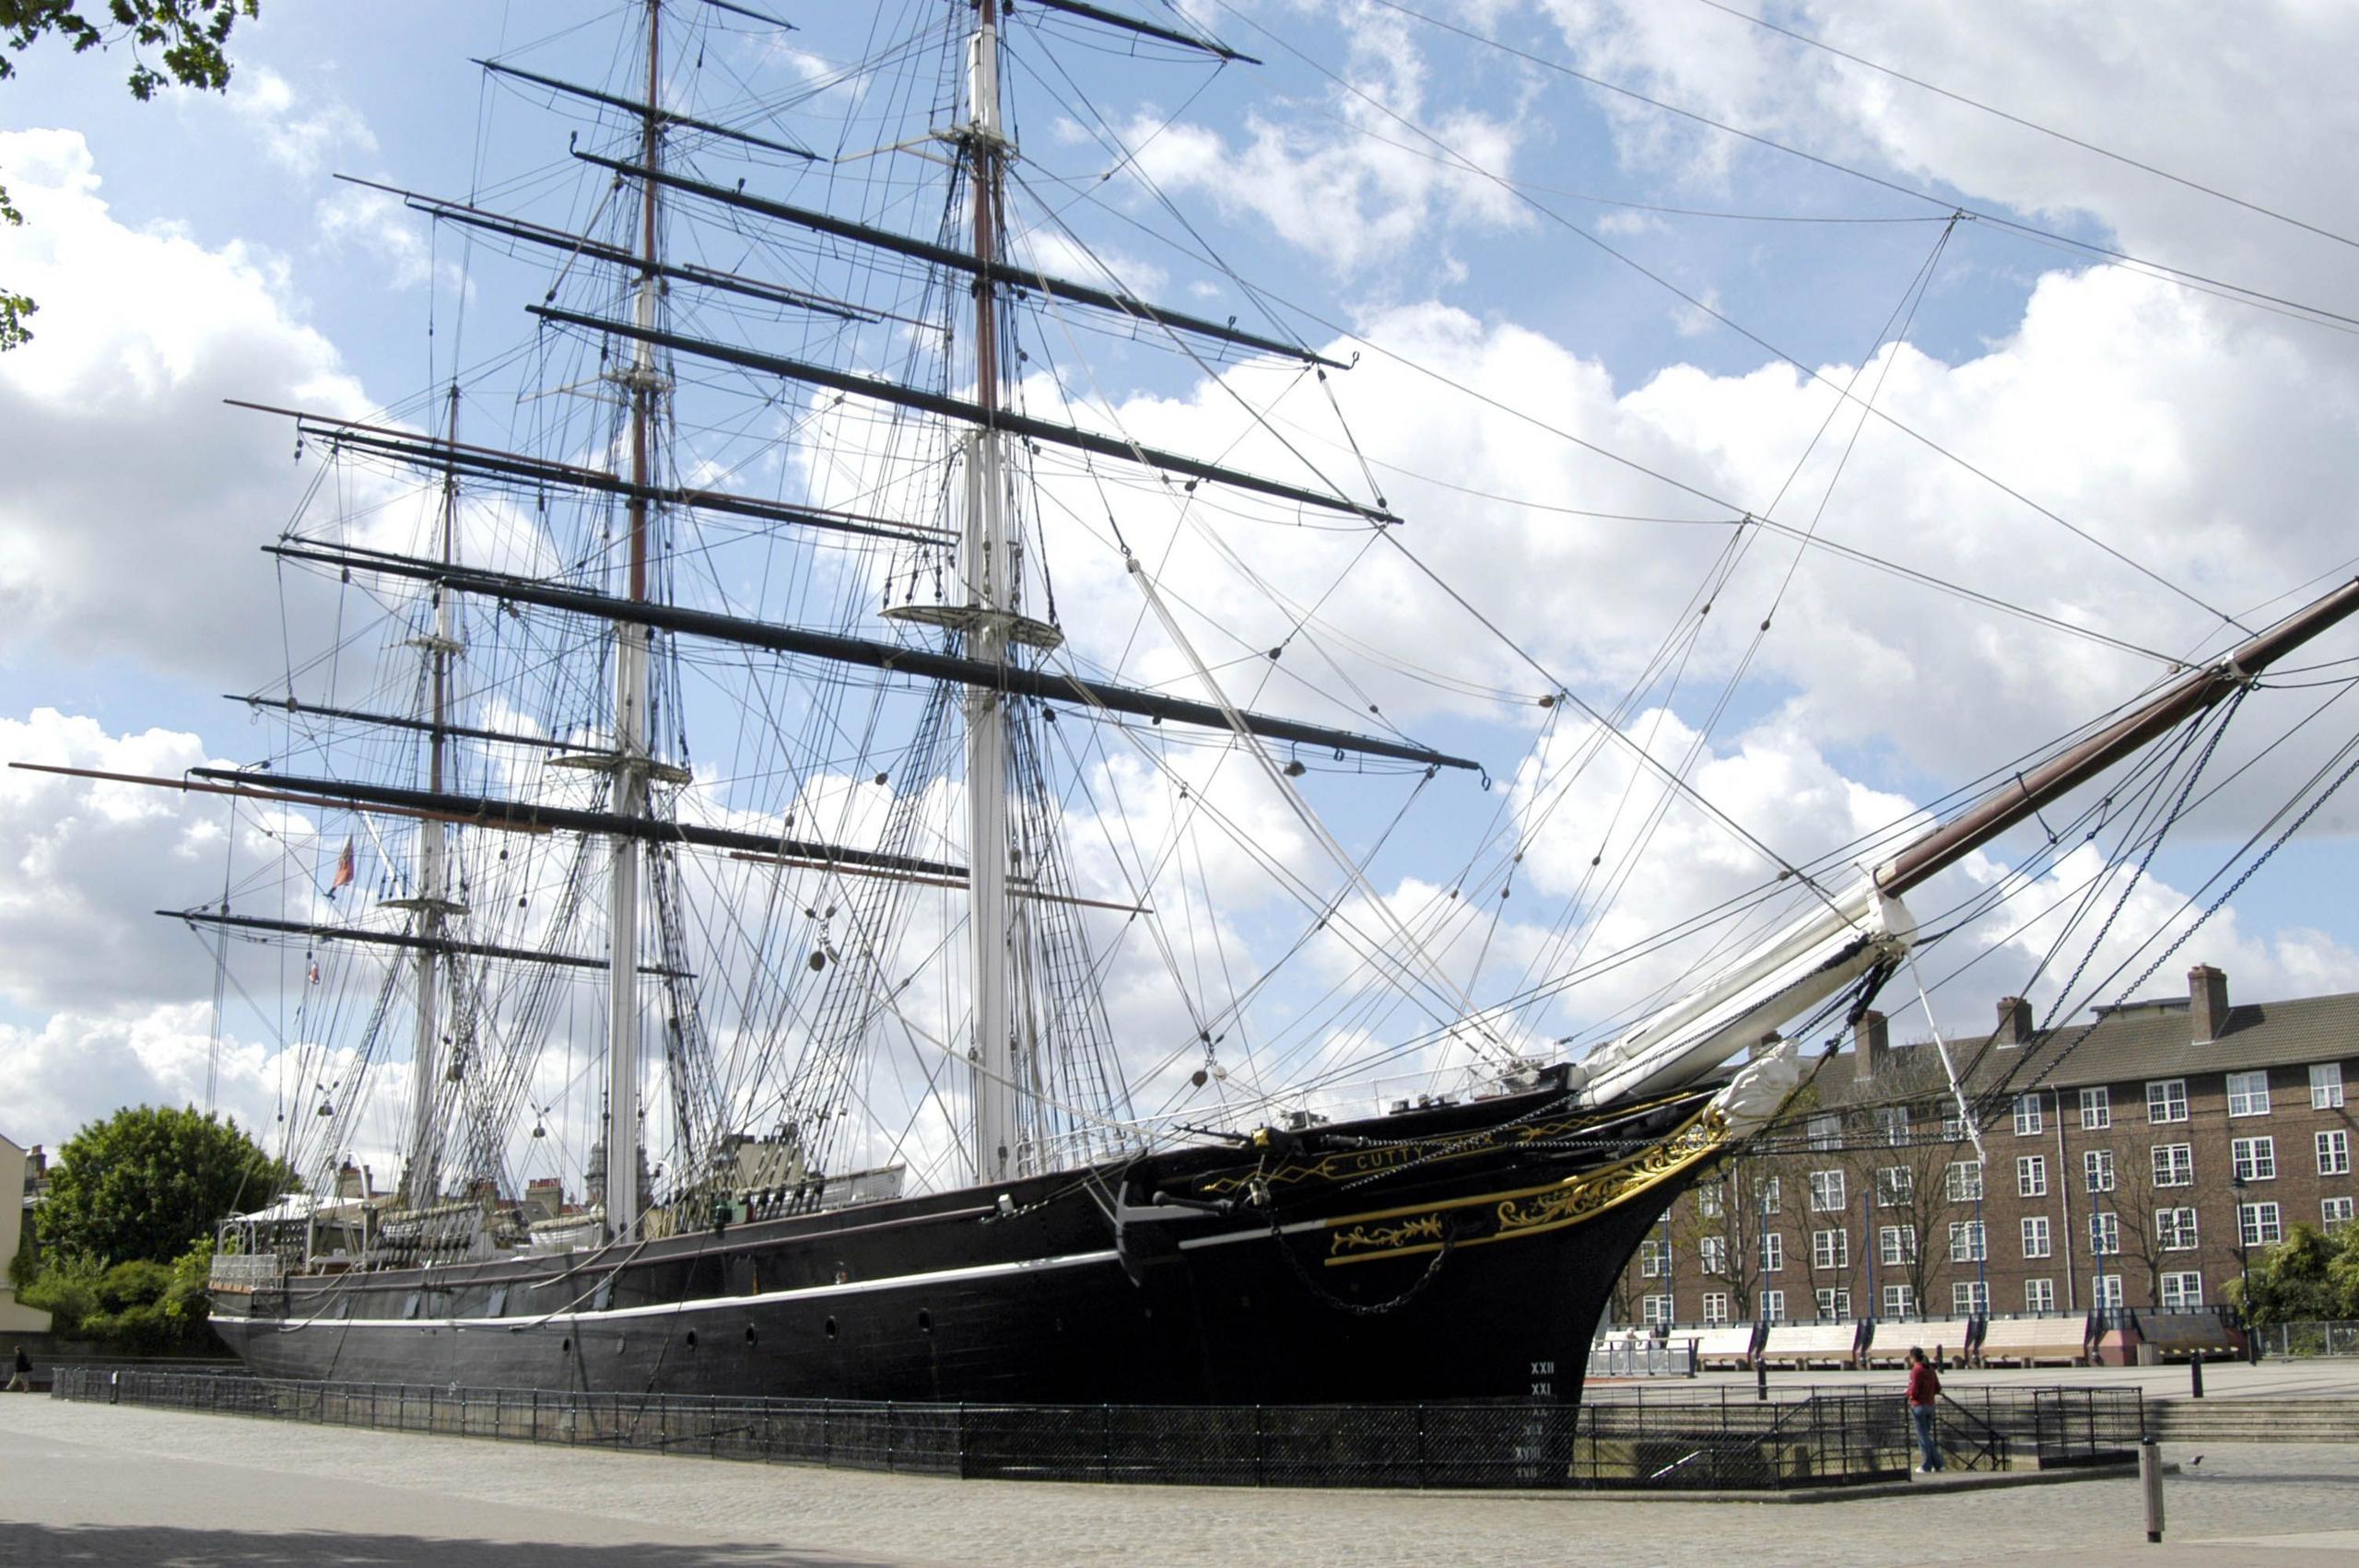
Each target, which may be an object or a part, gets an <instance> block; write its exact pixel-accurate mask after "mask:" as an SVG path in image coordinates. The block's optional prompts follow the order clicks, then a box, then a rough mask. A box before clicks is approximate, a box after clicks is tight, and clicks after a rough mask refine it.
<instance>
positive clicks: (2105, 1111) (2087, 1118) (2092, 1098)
mask: <svg viewBox="0 0 2359 1568" xmlns="http://www.w3.org/2000/svg"><path fill="white" fill-rule="evenodd" d="M2081 1125H2082V1127H2083V1128H2084V1129H2088V1130H2089V1131H2092V1132H2095V1131H2101V1130H2102V1129H2106V1128H2108V1127H2111V1126H2112V1125H2113V1091H2112V1090H2110V1089H2107V1088H2105V1087H2104V1086H2102V1085H2100V1086H2098V1087H2097V1088H2095V1089H2083V1090H2082V1091H2081Z"/></svg>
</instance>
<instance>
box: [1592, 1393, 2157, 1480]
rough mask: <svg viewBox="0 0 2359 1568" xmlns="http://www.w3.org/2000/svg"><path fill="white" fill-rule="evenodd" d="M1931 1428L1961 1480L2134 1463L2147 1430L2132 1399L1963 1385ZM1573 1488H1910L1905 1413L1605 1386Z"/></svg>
mask: <svg viewBox="0 0 2359 1568" xmlns="http://www.w3.org/2000/svg"><path fill="white" fill-rule="evenodd" d="M1938 1409H1939V1413H1938V1415H1937V1416H1936V1418H1935V1422H1934V1432H1935V1441H1936V1443H1937V1445H1939V1447H1940V1448H1941V1450H1942V1457H1943V1460H1944V1462H1945V1463H1946V1464H1948V1465H1949V1466H1950V1467H1951V1468H1952V1469H1961V1470H2008V1469H2056V1468H2059V1467H2062V1466H2071V1465H2101V1464H2119V1463H2128V1462H2130V1461H2132V1460H2134V1459H2135V1458H2136V1457H2137V1452H2138V1443H2139V1439H2140V1437H2141V1436H2142V1433H2143V1429H2144V1425H2145V1417H2144V1406H2143V1400H2142V1395H2141V1394H2140V1392H2139V1390H2137V1389H2135V1388H2024V1387H1967V1388H1959V1387H1952V1388H1950V1389H1948V1390H1946V1391H1944V1392H1943V1393H1942V1397H1941V1402H1940V1405H1939V1407H1938ZM1581 1418H1582V1419H1581V1421H1580V1422H1579V1427H1578V1435H1577V1438H1576V1442H1575V1445H1574V1448H1573V1452H1572V1455H1571V1461H1572V1476H1571V1480H1570V1484H1573V1485H1590V1486H1652V1487H1691V1488H1708V1489H1714V1490H1727V1491H1757V1490H1769V1489H1776V1488H1783V1487H1793V1486H1842V1485H1848V1484H1857V1483H1860V1482H1865V1481H1872V1480H1891V1479H1896V1478H1898V1477H1901V1476H1905V1475H1907V1473H1908V1471H1909V1469H1911V1468H1912V1467H1913V1466H1914V1465H1915V1464H1916V1463H1917V1462H1918V1451H1917V1438H1916V1432H1915V1429H1914V1427H1913V1426H1912V1425H1911V1423H1910V1422H1909V1419H1908V1412H1907V1407H1906V1406H1905V1405H1904V1403H1903V1402H1902V1401H1901V1399H1900V1398H1899V1397H1898V1396H1897V1395H1896V1394H1895V1393H1894V1392H1891V1391H1888V1390H1885V1389H1873V1390H1870V1389H1862V1388H1860V1387H1839V1386H1837V1387H1813V1386H1795V1385H1787V1386H1784V1387H1781V1388H1779V1389H1778V1390H1777V1391H1776V1392H1775V1395H1774V1397H1773V1398H1769V1399H1766V1400H1765V1399H1763V1398H1761V1397H1760V1395H1759V1393H1758V1391H1757V1390H1756V1389H1755V1388H1754V1387H1745V1386H1742V1385H1719V1386H1708V1387H1667V1388H1665V1387H1630V1388H1611V1389H1607V1388H1599V1389H1592V1390H1590V1393H1589V1395H1588V1398H1587V1402H1586V1403H1584V1404H1583V1405H1582V1406H1581Z"/></svg>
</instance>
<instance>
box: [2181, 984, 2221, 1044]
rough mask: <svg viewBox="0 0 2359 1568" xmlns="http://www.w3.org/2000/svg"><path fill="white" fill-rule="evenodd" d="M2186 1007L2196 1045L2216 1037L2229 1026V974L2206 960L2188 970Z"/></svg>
mask: <svg viewBox="0 0 2359 1568" xmlns="http://www.w3.org/2000/svg"><path fill="white" fill-rule="evenodd" d="M2187 1011H2188V1012H2189V1016H2190V1019H2191V1020H2192V1022H2193V1024H2194V1025H2195V1043H2196V1044H2197V1045H2199V1046H2201V1045H2203V1044H2205V1043H2207V1042H2209V1041H2212V1040H2216V1039H2218V1038H2219V1037H2220V1036H2221V1035H2222V1034H2223V1033H2224V1032H2225V1030H2226V1029H2227V1027H2228V977H2227V976H2225V975H2224V974H2222V973H2221V972H2220V971H2219V970H2217V969H2214V968H2213V967H2212V965H2209V964H2198V965H2196V966H2195V967H2194V968H2192V969H2189V971H2188V972H2187Z"/></svg>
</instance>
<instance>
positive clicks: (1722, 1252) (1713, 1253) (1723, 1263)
mask: <svg viewBox="0 0 2359 1568" xmlns="http://www.w3.org/2000/svg"><path fill="white" fill-rule="evenodd" d="M1696 1266H1697V1267H1698V1268H1700V1269H1702V1270H1704V1272H1705V1273H1707V1274H1725V1273H1727V1272H1728V1271H1729V1238H1728V1237H1726V1236H1706V1237H1704V1238H1703V1239H1702V1240H1700V1241H1698V1242H1697V1243H1696Z"/></svg>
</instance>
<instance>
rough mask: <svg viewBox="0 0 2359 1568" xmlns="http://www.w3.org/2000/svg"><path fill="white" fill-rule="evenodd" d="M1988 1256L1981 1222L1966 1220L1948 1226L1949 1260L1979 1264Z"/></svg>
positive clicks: (1987, 1247) (1988, 1250)
mask: <svg viewBox="0 0 2359 1568" xmlns="http://www.w3.org/2000/svg"><path fill="white" fill-rule="evenodd" d="M1989 1255H1990V1249H1989V1245H1988V1244H1987V1242H1986V1241H1985V1239H1984V1234H1983V1230H1982V1222H1981V1221H1979V1220H1966V1221H1963V1222H1960V1223H1954V1224H1952V1225H1951V1226H1950V1258H1951V1260H1952V1261H1953V1262H1957V1263H1979V1262H1981V1261H1982V1260H1983V1259H1984V1258H1988V1257H1989Z"/></svg>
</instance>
